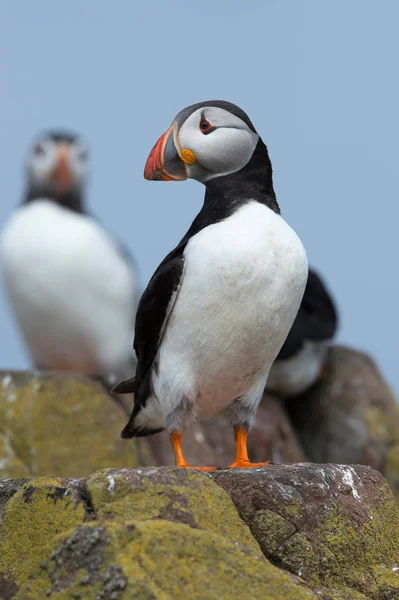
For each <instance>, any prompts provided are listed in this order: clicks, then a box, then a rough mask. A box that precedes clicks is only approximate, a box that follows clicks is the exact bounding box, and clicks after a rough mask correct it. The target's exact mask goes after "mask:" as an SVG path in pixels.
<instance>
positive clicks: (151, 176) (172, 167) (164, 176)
mask: <svg viewBox="0 0 399 600" xmlns="http://www.w3.org/2000/svg"><path fill="white" fill-rule="evenodd" d="M176 136H177V129H176V127H175V126H173V125H172V127H170V128H169V129H168V130H167V131H165V133H164V134H163V135H161V137H160V138H159V140H158V141H157V143H156V144H155V146H154V147H153V149H152V150H151V152H150V155H149V157H148V158H147V162H146V164H145V167H144V178H145V179H148V180H156V181H183V180H184V179H187V171H186V166H185V164H184V162H183V161H182V160H181V158H180V156H179V152H178V149H177V148H178V142H177V141H176V140H175V137H176Z"/></svg>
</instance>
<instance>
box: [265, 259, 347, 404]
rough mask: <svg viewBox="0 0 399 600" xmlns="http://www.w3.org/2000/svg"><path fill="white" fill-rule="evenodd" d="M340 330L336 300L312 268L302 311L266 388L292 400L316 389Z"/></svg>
mask: <svg viewBox="0 0 399 600" xmlns="http://www.w3.org/2000/svg"><path fill="white" fill-rule="evenodd" d="M337 328H338V315H337V309H336V307H335V303H334V300H333V299H332V296H331V294H330V292H329V290H328V289H327V286H326V284H325V283H324V282H323V280H322V278H321V277H320V275H318V273H316V271H315V270H314V269H309V275H308V280H307V283H306V287H305V293H304V295H303V298H302V302H301V306H300V308H299V312H298V314H297V316H296V319H295V321H294V324H293V326H292V328H291V330H290V332H289V334H288V337H287V339H286V340H285V342H284V344H283V347H282V348H281V350H280V352H279V353H278V355H277V358H276V360H275V362H274V363H273V366H272V368H271V369H270V373H269V377H268V380H267V385H266V387H267V389H268V390H269V391H271V392H274V393H276V394H278V395H279V396H282V397H284V398H293V397H295V396H298V395H299V394H302V393H303V392H305V391H306V390H308V389H309V388H310V387H311V386H313V385H314V384H315V383H316V382H317V381H318V380H319V379H320V378H321V377H322V375H323V372H324V365H325V361H326V358H327V351H328V347H329V346H330V344H331V342H332V340H333V338H334V336H335V334H336V332H337Z"/></svg>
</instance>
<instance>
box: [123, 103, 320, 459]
mask: <svg viewBox="0 0 399 600" xmlns="http://www.w3.org/2000/svg"><path fill="white" fill-rule="evenodd" d="M144 176H145V178H146V179H150V180H151V179H155V180H164V181H170V180H184V179H187V178H192V179H196V180H197V181H200V182H201V183H203V184H204V185H205V188H206V192H205V199H204V204H203V207H202V209H201V211H200V212H199V214H198V215H197V217H196V218H195V219H194V221H193V223H192V225H191V227H190V228H189V230H188V232H187V233H186V234H185V236H184V237H183V238H182V240H181V241H180V243H179V244H178V245H177V246H176V248H174V249H173V250H172V251H171V252H170V253H169V254H168V256H167V257H166V258H165V259H164V260H163V261H162V263H161V264H160V265H159V267H158V268H157V270H156V271H155V273H154V275H153V276H152V278H151V280H150V282H149V284H148V286H147V288H146V290H145V291H144V294H143V296H142V298H141V300H140V303H139V306H138V312H137V316H136V326H135V341H134V348H135V351H136V354H137V360H138V362H137V370H136V376H135V378H133V379H131V380H129V381H125V382H123V383H121V384H119V385H117V386H116V387H115V388H114V390H115V391H117V392H119V393H124V392H134V407H133V412H132V415H131V418H130V420H129V422H128V424H127V425H126V427H125V429H124V430H123V432H122V437H124V438H129V437H134V436H145V435H151V434H153V433H156V432H159V431H161V430H163V429H167V430H168V431H169V433H170V436H171V442H172V445H173V448H174V452H175V457H176V465H177V466H180V467H187V466H189V465H187V463H186V461H185V459H184V456H183V452H182V449H181V437H182V431H183V429H184V427H185V425H186V424H187V423H188V422H190V420H192V419H194V418H195V417H198V418H199V419H209V418H213V417H214V416H216V415H217V414H218V413H221V412H224V413H226V414H227V415H228V417H229V419H230V422H231V425H232V426H233V427H234V430H235V439H236V459H235V461H234V462H233V463H232V464H231V465H230V467H251V466H258V465H263V464H268V463H256V464H254V463H250V461H249V459H248V454H247V435H248V430H249V428H250V427H251V425H252V423H253V421H254V418H255V414H256V410H257V407H258V405H259V402H260V399H261V397H262V394H263V390H264V387H265V384H266V380H267V377H268V374H269V370H270V367H271V365H272V363H273V361H274V359H275V358H276V356H277V354H278V352H279V350H280V348H281V346H282V345H283V342H284V340H285V338H286V337H287V334H288V332H289V330H290V328H291V325H292V323H293V321H294V318H295V316H296V314H297V312H298V309H299V305H300V302H301V299H302V295H303V291H304V288H305V284H306V278H307V272H308V267H307V259H306V253H305V250H304V248H303V246H302V243H301V242H300V240H299V238H298V237H297V235H296V234H295V232H294V231H293V230H292V229H291V228H290V227H289V226H288V225H287V223H286V222H285V221H284V220H283V219H282V217H281V216H280V209H279V206H278V204H277V200H276V196H275V193H274V189H273V182H272V168H271V163H270V159H269V156H268V152H267V148H266V146H265V144H264V143H263V141H262V140H261V138H260V136H259V135H258V133H257V132H256V130H255V128H254V126H253V124H252V123H251V121H250V120H249V118H248V116H247V115H246V113H245V112H244V111H243V110H241V109H240V108H239V107H237V106H235V105H234V104H230V103H229V102H223V101H210V102H201V103H199V104H194V105H193V106H189V107H188V108H185V109H184V110H183V111H181V112H180V113H179V114H178V115H177V117H176V118H175V119H174V121H173V123H172V125H171V126H170V128H169V129H168V130H167V131H166V132H165V133H164V134H163V135H162V136H161V138H160V139H159V140H158V142H157V143H156V144H155V146H154V148H153V150H152V151H151V153H150V156H149V157H148V160H147V163H146V166H145V171H144ZM265 333H266V335H265ZM196 468H200V469H202V470H209V467H196Z"/></svg>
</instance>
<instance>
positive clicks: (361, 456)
mask: <svg viewBox="0 0 399 600" xmlns="http://www.w3.org/2000/svg"><path fill="white" fill-rule="evenodd" d="M287 407H288V410H289V413H290V416H291V419H292V422H293V424H294V427H295V430H296V432H297V433H298V436H299V439H300V441H301V443H302V445H303V447H304V450H305V454H306V456H307V457H308V458H309V459H310V460H312V461H314V462H318V463H326V462H332V463H340V464H364V465H369V466H371V467H373V468H374V469H377V470H378V471H380V472H381V473H383V475H385V477H386V478H387V480H388V482H389V483H390V485H391V486H392V488H393V490H394V492H395V494H396V497H397V499H398V500H399V406H398V404H397V402H396V399H395V398H394V396H393V394H392V391H391V390H390V388H389V387H388V385H387V383H386V382H385V380H384V378H383V377H382V375H381V373H380V372H379V370H378V369H377V367H376V365H375V363H374V362H373V361H372V360H371V358H370V357H368V356H367V355H365V354H363V353H360V352H357V351H355V350H351V349H349V348H344V347H341V346H336V347H332V348H330V350H329V354H328V360H327V365H326V375H325V377H324V378H323V379H322V381H321V382H320V383H319V384H318V385H317V386H315V387H313V388H312V389H311V390H309V391H308V392H306V393H305V394H303V395H302V396H300V397H298V398H295V399H293V400H292V401H289V402H287Z"/></svg>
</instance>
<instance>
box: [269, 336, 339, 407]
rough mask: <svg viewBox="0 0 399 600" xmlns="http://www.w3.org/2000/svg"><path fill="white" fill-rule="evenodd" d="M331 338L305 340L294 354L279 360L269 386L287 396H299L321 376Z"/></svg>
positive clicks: (272, 371)
mask: <svg viewBox="0 0 399 600" xmlns="http://www.w3.org/2000/svg"><path fill="white" fill-rule="evenodd" d="M329 343H330V340H328V341H323V342H312V341H309V340H305V342H304V345H303V347H302V348H301V350H300V351H299V352H297V353H296V354H295V355H294V356H292V357H290V358H287V359H284V360H277V361H276V362H275V363H274V364H273V366H272V368H271V369H270V373H269V377H268V379H267V388H268V389H269V390H271V391H273V392H277V393H278V394H280V395H281V396H284V397H286V398H289V397H292V396H297V395H298V394H301V393H302V392H304V391H305V390H307V389H308V388H309V387H310V386H311V385H313V384H314V383H316V381H317V380H318V379H319V377H320V371H321V368H322V366H323V364H324V361H325V359H326V355H327V350H328V346H329Z"/></svg>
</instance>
